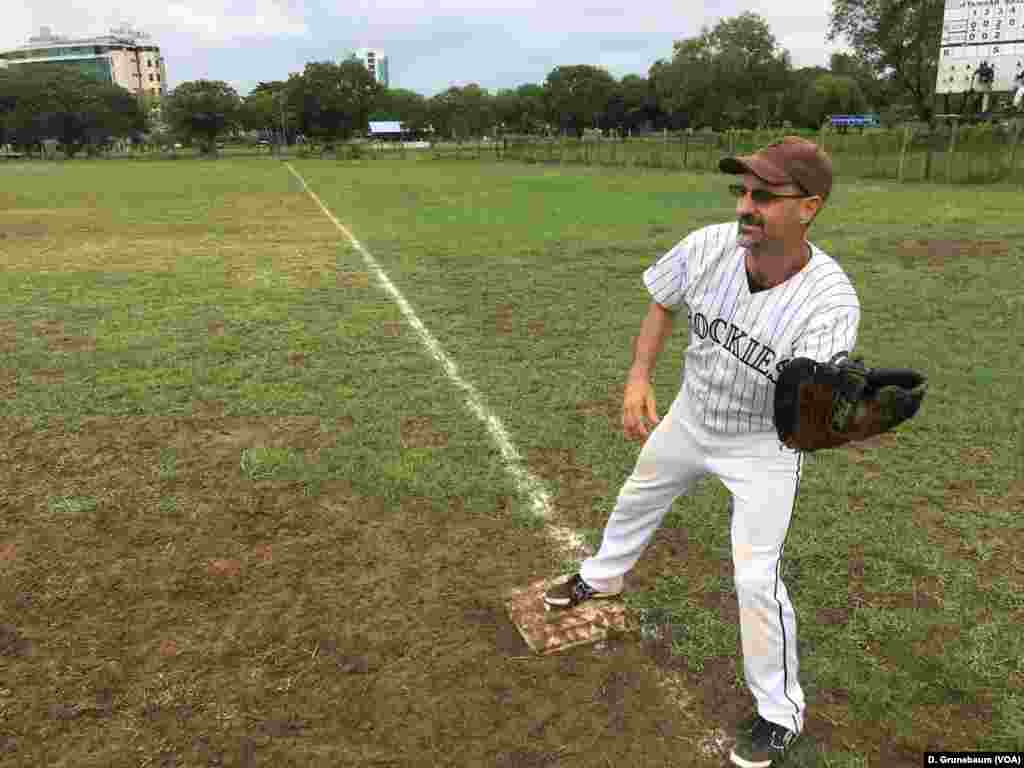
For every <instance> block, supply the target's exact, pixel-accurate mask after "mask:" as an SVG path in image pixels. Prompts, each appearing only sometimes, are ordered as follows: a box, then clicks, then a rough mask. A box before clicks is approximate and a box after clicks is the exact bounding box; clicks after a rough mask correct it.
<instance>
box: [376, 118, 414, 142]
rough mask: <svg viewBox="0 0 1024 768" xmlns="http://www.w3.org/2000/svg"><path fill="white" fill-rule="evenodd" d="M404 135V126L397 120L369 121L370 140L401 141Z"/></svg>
mask: <svg viewBox="0 0 1024 768" xmlns="http://www.w3.org/2000/svg"><path fill="white" fill-rule="evenodd" d="M404 134H405V126H403V125H402V124H401V122H399V121H398V120H371V121H370V138H372V139H401V138H402V137H403V136H404Z"/></svg>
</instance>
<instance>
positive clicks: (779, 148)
mask: <svg viewBox="0 0 1024 768" xmlns="http://www.w3.org/2000/svg"><path fill="white" fill-rule="evenodd" d="M718 168H719V170H721V171H724V172H725V173H752V174H754V175H755V176H757V177H758V178H759V179H761V180H762V181H766V182H767V183H769V184H796V185H797V186H798V187H800V188H801V189H803V190H804V192H806V193H807V194H809V195H818V196H820V197H821V199H822V202H824V201H825V200H827V199H828V193H829V192H831V191H832V160H831V159H829V156H828V155H827V154H825V152H824V151H823V150H822V149H821V148H820V147H819V146H818V145H817V144H815V143H814V142H813V141H808V140H807V139H803V138H800V137H799V136H786V137H784V138H783V139H781V140H779V141H776V142H775V143H773V144H769V145H768V146H766V147H763V148H761V149H759V150H758V151H757V152H755V153H754V154H752V155H743V156H741V157H723V158H722V159H721V160H720V161H719V163H718Z"/></svg>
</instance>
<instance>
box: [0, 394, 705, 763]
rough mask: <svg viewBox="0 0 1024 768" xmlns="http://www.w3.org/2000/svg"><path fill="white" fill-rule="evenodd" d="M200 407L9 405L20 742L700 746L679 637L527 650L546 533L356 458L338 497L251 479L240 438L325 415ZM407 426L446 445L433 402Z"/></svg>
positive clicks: (9, 734)
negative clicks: (41, 421)
mask: <svg viewBox="0 0 1024 768" xmlns="http://www.w3.org/2000/svg"><path fill="white" fill-rule="evenodd" d="M194 411H195V412H196V413H202V414H204V415H197V416H194V417H191V418H149V417H137V418H136V417H129V418H91V419H83V420H82V423H81V427H80V429H78V430H77V431H68V430H66V429H65V428H64V427H63V426H62V425H60V424H59V423H51V425H50V426H49V428H47V429H45V430H43V429H38V428H37V429H33V427H32V424H31V422H30V421H28V420H19V419H12V420H6V421H4V422H2V423H0V445H2V446H3V449H2V458H3V461H4V462H5V463H6V464H7V466H9V467H10V469H11V471H10V472H9V473H8V477H9V482H7V483H6V484H5V486H4V488H3V489H2V490H0V502H2V504H3V506H4V508H5V515H4V520H3V527H2V529H0V530H2V534H0V553H2V555H0V571H2V573H3V579H2V581H0V585H2V586H0V606H2V615H3V617H4V619H3V621H2V622H0V624H2V627H0V655H2V658H3V662H4V666H5V669H6V672H5V680H4V685H3V688H2V690H0V712H2V714H3V718H2V720H0V723H2V724H0V764H3V765H43V764H52V763H53V762H54V761H55V760H57V759H58V758H68V757H71V756H74V757H75V762H76V763H79V764H82V765H129V764H130V765H136V764H144V765H162V766H183V765H203V766H214V765H238V766H255V765H286V764H288V765H352V766H357V765H358V766H368V765H460V766H461V765H500V766H508V768H512V767H513V766H555V765H558V766H570V765H581V766H582V765H595V764H596V765H600V764H601V761H602V760H604V761H605V762H606V763H607V762H609V761H610V762H611V763H612V764H626V765H676V764H678V758H679V755H680V754H690V755H696V754H699V750H700V748H701V741H702V740H706V736H707V734H706V733H705V731H704V729H702V728H701V727H699V725H698V724H699V723H700V720H699V718H698V715H697V710H696V709H695V704H696V703H697V702H695V701H693V700H692V696H691V695H690V694H689V693H688V690H689V689H688V684H687V683H685V682H683V680H682V678H681V677H680V675H679V673H678V672H677V671H676V670H675V669H674V668H673V664H674V662H671V661H670V660H669V655H668V653H667V649H666V648H665V647H663V648H662V649H661V650H660V651H659V650H658V649H657V648H655V647H651V646H649V644H645V643H642V642H639V641H638V638H637V637H636V636H633V635H630V636H619V637H615V638H613V639H611V640H610V641H609V642H607V643H605V644H603V646H601V647H598V648H593V647H590V648H580V649H576V650H573V651H570V652H567V653H566V654H564V655H561V656H556V657H549V658H538V657H533V656H531V655H529V652H528V650H527V649H526V647H525V644H524V643H523V641H522V640H521V638H520V637H519V635H518V633H517V632H516V630H515V628H514V627H513V626H512V625H511V624H510V623H509V622H508V620H507V618H506V617H505V615H504V612H503V606H502V602H501V592H502V588H503V587H505V586H507V585H510V584H517V583H525V582H526V581H529V580H534V579H537V578H543V577H546V576H548V575H552V574H550V567H551V565H550V564H551V553H550V552H546V551H545V548H544V545H543V540H542V537H541V534H534V533H531V532H524V531H523V530H521V529H516V528H515V527H513V526H511V525H509V523H508V520H507V519H503V518H502V517H500V516H498V515H496V514H495V515H480V514H476V513H471V512H469V511H467V510H466V509H465V506H464V504H463V502H462V500H461V499H459V498H454V497H453V498H449V499H447V500H446V501H445V503H443V504H439V503H438V502H437V501H436V500H431V499H426V498H407V499H404V500H402V502H401V503H400V504H398V505H397V506H389V505H388V504H386V503H385V501H384V500H383V499H382V498H374V497H358V496H354V495H352V493H351V487H350V486H348V484H347V483H346V482H345V481H343V480H339V481H335V482H333V483H325V484H323V485H322V486H321V487H320V492H319V495H317V496H307V495H305V494H304V491H303V488H301V487H298V486H297V485H295V484H294V483H289V482H281V481H272V480H266V481H253V480H250V479H248V478H247V477H245V476H244V475H243V474H242V473H241V472H240V471H239V457H240V454H241V452H242V451H243V450H245V449H247V448H253V447H257V446H264V447H278V448H280V447H287V448H289V449H290V450H292V451H293V452H295V453H296V454H299V455H305V456H311V455H312V454H314V453H315V452H316V451H318V450H321V449H323V448H324V447H325V446H327V445H329V444H330V443H329V439H328V438H326V437H325V434H327V433H322V432H321V431H320V430H319V424H318V420H317V419H305V418H277V419H273V418H251V419H250V418H224V417H220V416H216V415H210V414H215V413H216V412H217V408H216V404H209V403H203V404H197V407H196V409H194ZM339 426H340V427H342V428H345V427H346V426H347V427H348V428H351V427H352V426H353V425H352V424H347V425H346V424H342V425H339ZM401 434H402V441H403V443H408V444H409V445H425V444H428V445H443V435H441V434H440V433H438V432H436V431H435V430H434V429H433V427H432V425H431V424H430V423H429V422H427V421H426V420H424V419H407V420H405V421H404V422H403V423H402V425H401ZM169 451H173V456H174V462H173V466H172V465H169V463H168V456H169V455H171V454H169ZM55 500H56V501H55ZM667 552H669V553H670V550H669V551H667ZM656 563H657V557H656V558H655V559H654V560H652V561H651V562H650V563H649V565H648V567H647V570H642V571H640V573H639V577H638V578H639V581H638V586H639V585H642V583H643V579H644V578H649V577H650V576H649V575H648V576H644V573H648V574H650V573H653V571H650V568H656V567H657V565H656ZM716 567H717V565H716ZM659 654H660V655H659ZM658 659H661V660H662V661H661V662H659V661H658ZM713 689H714V686H709V688H708V690H709V691H711V690H713ZM704 748H705V749H708V750H710V749H713V748H715V743H714V742H713V741H712V742H709V743H706V744H705V745H704ZM708 755H709V757H710V755H711V753H710V752H709V753H708ZM699 762H700V761H697V762H692V761H691V764H699ZM708 764H711V765H715V764H718V761H716V760H713V759H712V760H710V762H708Z"/></svg>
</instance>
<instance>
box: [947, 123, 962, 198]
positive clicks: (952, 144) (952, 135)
mask: <svg viewBox="0 0 1024 768" xmlns="http://www.w3.org/2000/svg"><path fill="white" fill-rule="evenodd" d="M958 127H959V121H957V120H955V119H954V120H953V123H952V125H951V126H950V131H949V149H948V150H947V151H946V183H947V184H952V183H953V155H955V154H956V134H957V128H958Z"/></svg>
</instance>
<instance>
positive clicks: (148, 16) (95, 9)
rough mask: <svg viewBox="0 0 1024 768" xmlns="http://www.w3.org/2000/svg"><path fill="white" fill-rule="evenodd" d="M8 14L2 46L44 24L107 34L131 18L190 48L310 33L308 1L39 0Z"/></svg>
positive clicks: (71, 32)
mask: <svg viewBox="0 0 1024 768" xmlns="http://www.w3.org/2000/svg"><path fill="white" fill-rule="evenodd" d="M4 14H5V17H6V18H5V23H4V29H3V31H2V32H0V46H2V47H13V46H16V45H21V44H23V43H25V42H26V41H27V39H28V37H29V36H30V35H35V34H38V33H39V28H40V27H43V26H47V27H50V28H51V29H52V31H53V33H54V34H57V35H65V36H75V35H95V34H105V33H107V32H109V31H110V29H112V28H114V27H118V26H120V25H122V24H127V25H129V26H131V27H135V28H136V29H139V30H141V31H143V32H147V33H149V34H150V35H152V36H153V37H154V38H155V39H156V42H157V43H158V44H162V40H163V39H170V40H174V41H176V42H177V43H179V44H183V43H185V44H187V46H188V47H189V48H193V47H203V46H221V45H227V44H231V43H233V42H235V41H242V40H251V39H253V38H261V39H272V38H295V37H304V36H308V35H309V34H310V29H309V26H308V25H307V23H306V15H307V11H306V8H305V5H304V3H302V2H280V1H279V0H246V2H244V3H237V4H236V3H233V2H232V0H202V2H200V1H199V0H179V1H178V2H172V3H169V4H164V3H159V2H145V1H143V2H138V3H135V4H133V5H131V6H128V7H127V8H124V7H122V6H121V5H119V4H118V3H116V1H115V0H95V2H90V3H89V4H88V5H86V4H81V5H73V6H72V7H70V8H68V6H67V5H66V4H65V3H63V2H57V0H36V1H35V2H33V3H32V4H31V5H30V6H29V5H26V6H25V7H24V8H22V9H20V11H16V12H15V13H14V14H13V18H12V16H11V14H9V13H8V12H7V10H6V9H5V11H4ZM186 41H187V42H186Z"/></svg>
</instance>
